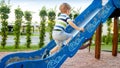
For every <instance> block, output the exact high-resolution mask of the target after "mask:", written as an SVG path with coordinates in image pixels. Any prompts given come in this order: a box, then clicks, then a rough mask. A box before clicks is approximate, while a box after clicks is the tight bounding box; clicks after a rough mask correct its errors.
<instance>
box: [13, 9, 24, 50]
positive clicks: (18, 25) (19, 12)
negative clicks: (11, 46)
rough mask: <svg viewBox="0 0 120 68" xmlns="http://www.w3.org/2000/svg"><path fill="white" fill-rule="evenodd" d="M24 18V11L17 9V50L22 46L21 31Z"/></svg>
mask: <svg viewBox="0 0 120 68" xmlns="http://www.w3.org/2000/svg"><path fill="white" fill-rule="evenodd" d="M22 17H23V12H22V10H21V9H20V8H19V7H18V8H17V9H15V19H16V21H15V25H14V28H13V30H14V34H15V38H14V39H15V48H19V44H20V29H21V23H22Z"/></svg>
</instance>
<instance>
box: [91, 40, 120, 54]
mask: <svg viewBox="0 0 120 68" xmlns="http://www.w3.org/2000/svg"><path fill="white" fill-rule="evenodd" d="M91 49H95V44H92V46H91ZM101 50H103V51H112V43H111V44H108V45H106V44H102V45H101ZM118 52H120V42H119V43H118Z"/></svg>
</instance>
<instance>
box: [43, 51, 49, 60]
mask: <svg viewBox="0 0 120 68" xmlns="http://www.w3.org/2000/svg"><path fill="white" fill-rule="evenodd" d="M49 55H50V52H49V50H47V49H46V50H45V51H44V53H43V55H42V59H44V58H46V57H48V56H49Z"/></svg>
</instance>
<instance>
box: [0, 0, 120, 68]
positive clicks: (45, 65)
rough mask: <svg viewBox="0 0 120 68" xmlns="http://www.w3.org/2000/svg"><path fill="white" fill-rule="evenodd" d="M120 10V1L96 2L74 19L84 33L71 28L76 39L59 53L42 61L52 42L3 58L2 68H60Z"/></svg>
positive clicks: (53, 43) (52, 45) (68, 28)
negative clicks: (31, 50) (82, 28)
mask: <svg viewBox="0 0 120 68" xmlns="http://www.w3.org/2000/svg"><path fill="white" fill-rule="evenodd" d="M116 9H120V0H108V2H107V3H106V4H105V5H102V0H94V1H93V2H92V3H91V5H89V7H88V8H87V9H86V10H84V11H83V12H82V13H81V14H80V15H79V16H77V17H76V18H75V19H74V23H75V24H76V25H78V26H79V27H84V28H85V31H84V32H79V31H77V30H75V29H73V28H72V27H71V26H68V27H67V28H66V31H67V32H69V33H72V34H73V35H74V37H73V38H72V40H71V41H70V42H69V43H68V45H67V46H64V47H63V48H62V49H61V50H60V51H59V52H57V53H55V54H53V55H51V56H48V57H47V58H45V59H41V56H42V54H43V53H44V51H45V50H46V49H48V50H50V49H52V48H53V47H55V45H56V44H55V42H54V40H52V41H51V42H50V43H49V44H48V45H46V46H45V47H44V48H42V49H40V50H38V51H34V52H30V53H21V52H20V53H14V54H9V55H7V56H5V57H3V58H2V59H1V60H0V68H59V67H60V66H61V65H62V64H63V63H64V61H65V60H66V59H67V58H68V57H73V56H74V55H75V54H76V52H77V51H78V50H79V48H80V47H81V46H82V44H83V43H84V42H85V41H86V40H88V39H90V38H91V37H92V35H93V34H94V32H95V30H96V29H97V27H98V26H99V25H100V23H103V22H105V21H106V20H107V19H108V18H109V16H110V15H111V14H112V13H113V12H114V11H115V10H116Z"/></svg>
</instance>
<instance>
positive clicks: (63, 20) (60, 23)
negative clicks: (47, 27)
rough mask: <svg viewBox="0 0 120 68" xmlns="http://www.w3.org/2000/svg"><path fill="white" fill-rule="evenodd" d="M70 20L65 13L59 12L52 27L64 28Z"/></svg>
mask: <svg viewBox="0 0 120 68" xmlns="http://www.w3.org/2000/svg"><path fill="white" fill-rule="evenodd" d="M70 21H72V20H71V19H70V17H69V16H68V15H67V14H60V16H58V18H57V20H56V23H55V26H54V29H59V30H65V28H66V27H67V25H68V22H70Z"/></svg>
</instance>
